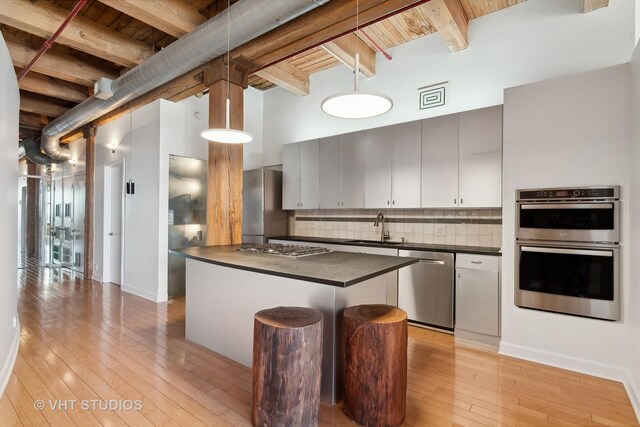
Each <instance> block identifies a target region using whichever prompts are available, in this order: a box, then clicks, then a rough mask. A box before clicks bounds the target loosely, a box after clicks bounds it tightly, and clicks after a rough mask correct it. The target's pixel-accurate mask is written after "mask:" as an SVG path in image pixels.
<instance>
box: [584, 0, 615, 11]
mask: <svg viewBox="0 0 640 427" xmlns="http://www.w3.org/2000/svg"><path fill="white" fill-rule="evenodd" d="M607 6H609V0H582V13H587V12H591V11H594V10H596V9H601V8H603V7H607Z"/></svg>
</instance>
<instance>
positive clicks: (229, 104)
mask: <svg viewBox="0 0 640 427" xmlns="http://www.w3.org/2000/svg"><path fill="white" fill-rule="evenodd" d="M230 15H231V0H227V102H226V110H227V112H226V124H227V129H230V128H231V124H230V122H231V120H230V112H229V108H230V106H231V95H230V92H231V76H230V74H231V73H230V71H229V70H230V68H231V52H230V51H231V43H230V41H229V26H230V24H229V22H230V19H231V18H230Z"/></svg>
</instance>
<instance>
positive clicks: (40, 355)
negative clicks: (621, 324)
mask: <svg viewBox="0 0 640 427" xmlns="http://www.w3.org/2000/svg"><path fill="white" fill-rule="evenodd" d="M19 274H20V283H19V311H20V320H21V322H22V331H21V333H22V335H21V344H20V352H19V355H18V358H17V362H16V365H15V369H14V373H13V376H12V377H11V380H10V382H9V385H8V387H7V391H6V393H5V394H4V395H3V396H2V398H1V399H0V425H2V426H13V425H24V426H40V425H55V426H66V425H74V424H75V425H83V426H84V425H96V426H97V425H115V426H120V425H135V426H144V425H158V426H172V425H184V426H198V425H214V426H217V425H237V426H249V425H250V422H249V418H250V411H251V409H250V408H251V406H250V405H251V371H250V369H249V368H246V367H244V366H241V365H239V364H237V363H235V362H233V361H230V360H229V359H226V358H224V357H222V356H219V355H217V354H215V353H213V352H211V351H208V350H206V349H204V348H202V347H200V346H198V345H195V344H192V343H190V342H189V341H186V340H185V339H184V310H185V303H184V300H183V299H178V300H173V301H171V302H169V303H165V304H154V303H152V302H149V301H146V300H144V299H142V298H138V297H136V296H133V295H130V294H126V293H122V292H120V288H119V287H118V286H115V285H109V284H105V285H101V284H99V283H97V282H91V281H85V280H81V279H78V278H76V277H74V276H73V274H71V273H68V272H64V271H60V270H48V269H44V268H40V269H39V268H30V269H26V270H20V273H19ZM211 327H212V328H213V327H224V325H211ZM56 399H57V400H63V401H67V402H73V401H75V402H76V407H75V409H74V410H71V408H70V407H67V410H59V409H58V410H55V409H54V410H52V409H51V408H50V407H49V401H55V400H56ZM121 399H128V400H140V401H142V404H143V409H142V410H140V411H129V410H126V409H127V408H121V409H118V408H116V410H113V411H109V410H100V409H99V408H95V409H94V410H82V408H81V405H82V403H83V402H82V401H83V400H84V401H86V402H85V405H87V404H88V405H92V403H91V402H92V401H108V400H121ZM37 400H42V401H44V402H45V403H46V405H47V407H46V408H45V409H44V410H42V411H39V410H36V409H34V402H35V401H37ZM68 405H70V404H68ZM321 424H322V425H323V426H329V425H335V426H353V425H354V424H353V423H351V422H350V421H349V420H348V419H347V418H346V417H345V416H344V415H343V413H342V411H341V409H340V406H336V407H333V408H331V407H328V406H322V408H321ZM406 425H407V426H453V425H456V426H457V425H464V426H466V425H475V426H477V425H485V426H493V425H518V426H520V425H536V426H540V425H556V426H557V425H562V426H600V425H612V426H614V425H615V426H621V425H629V426H637V425H638V423H637V421H636V418H635V415H634V413H633V410H632V408H631V405H630V403H629V399H628V397H627V395H626V393H625V390H624V388H623V386H622V385H621V384H619V383H615V382H612V381H606V380H602V379H598V378H594V377H590V376H587V375H580V374H576V373H574V372H569V371H564V370H560V369H555V368H550V367H546V366H543V365H538V364H535V363H529V362H525V361H521V360H517V359H512V358H509V357H503V356H499V355H497V354H494V353H491V352H487V351H482V350H478V349H473V348H465V347H461V346H456V345H455V344H454V341H453V338H452V337H451V336H450V335H446V334H440V333H437V332H432V331H427V330H423V329H417V328H410V331H409V389H408V404H407V418H406Z"/></svg>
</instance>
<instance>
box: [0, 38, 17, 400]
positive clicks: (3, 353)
mask: <svg viewBox="0 0 640 427" xmlns="http://www.w3.org/2000/svg"><path fill="white" fill-rule="evenodd" d="M19 105H20V95H19V93H18V82H17V81H16V74H15V71H14V69H13V65H12V62H11V57H10V56H9V51H8V50H7V45H6V44H5V42H4V39H3V38H2V36H1V35H0V204H1V205H2V207H3V209H4V214H3V216H2V221H0V241H1V242H3V244H2V245H0V396H1V395H2V393H4V390H5V387H6V386H7V382H8V381H9V377H10V376H11V372H12V370H13V364H14V362H15V357H16V354H17V352H18V344H19V343H20V328H19V326H18V313H17V300H18V292H17V284H18V277H17V270H16V267H17V265H18V259H17V256H18V250H17V249H18V248H17V245H16V243H17V241H18V180H17V173H18V162H17V156H16V149H17V143H18V113H19Z"/></svg>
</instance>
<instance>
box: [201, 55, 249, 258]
mask: <svg viewBox="0 0 640 427" xmlns="http://www.w3.org/2000/svg"><path fill="white" fill-rule="evenodd" d="M223 68H224V64H223V60H222V57H220V58H218V59H216V60H214V61H212V63H211V67H210V68H209V69H208V70H207V73H206V75H205V80H206V82H207V84H209V85H210V86H209V127H210V128H223V127H225V126H226V115H225V113H226V100H227V96H229V98H230V100H231V102H230V112H229V115H230V127H231V128H232V129H242V128H243V108H244V96H243V92H244V88H245V87H246V81H247V74H248V73H247V71H248V70H245V74H244V75H242V74H241V73H238V71H241V67H236V73H234V76H235V78H233V79H232V80H231V84H228V83H227V81H226V80H224V79H223V78H222V77H223V76H224V73H220V72H219V70H221V69H223ZM227 87H229V92H227ZM207 182H208V186H207V245H229V244H237V243H242V144H221V143H219V142H209V174H208V180H207Z"/></svg>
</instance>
